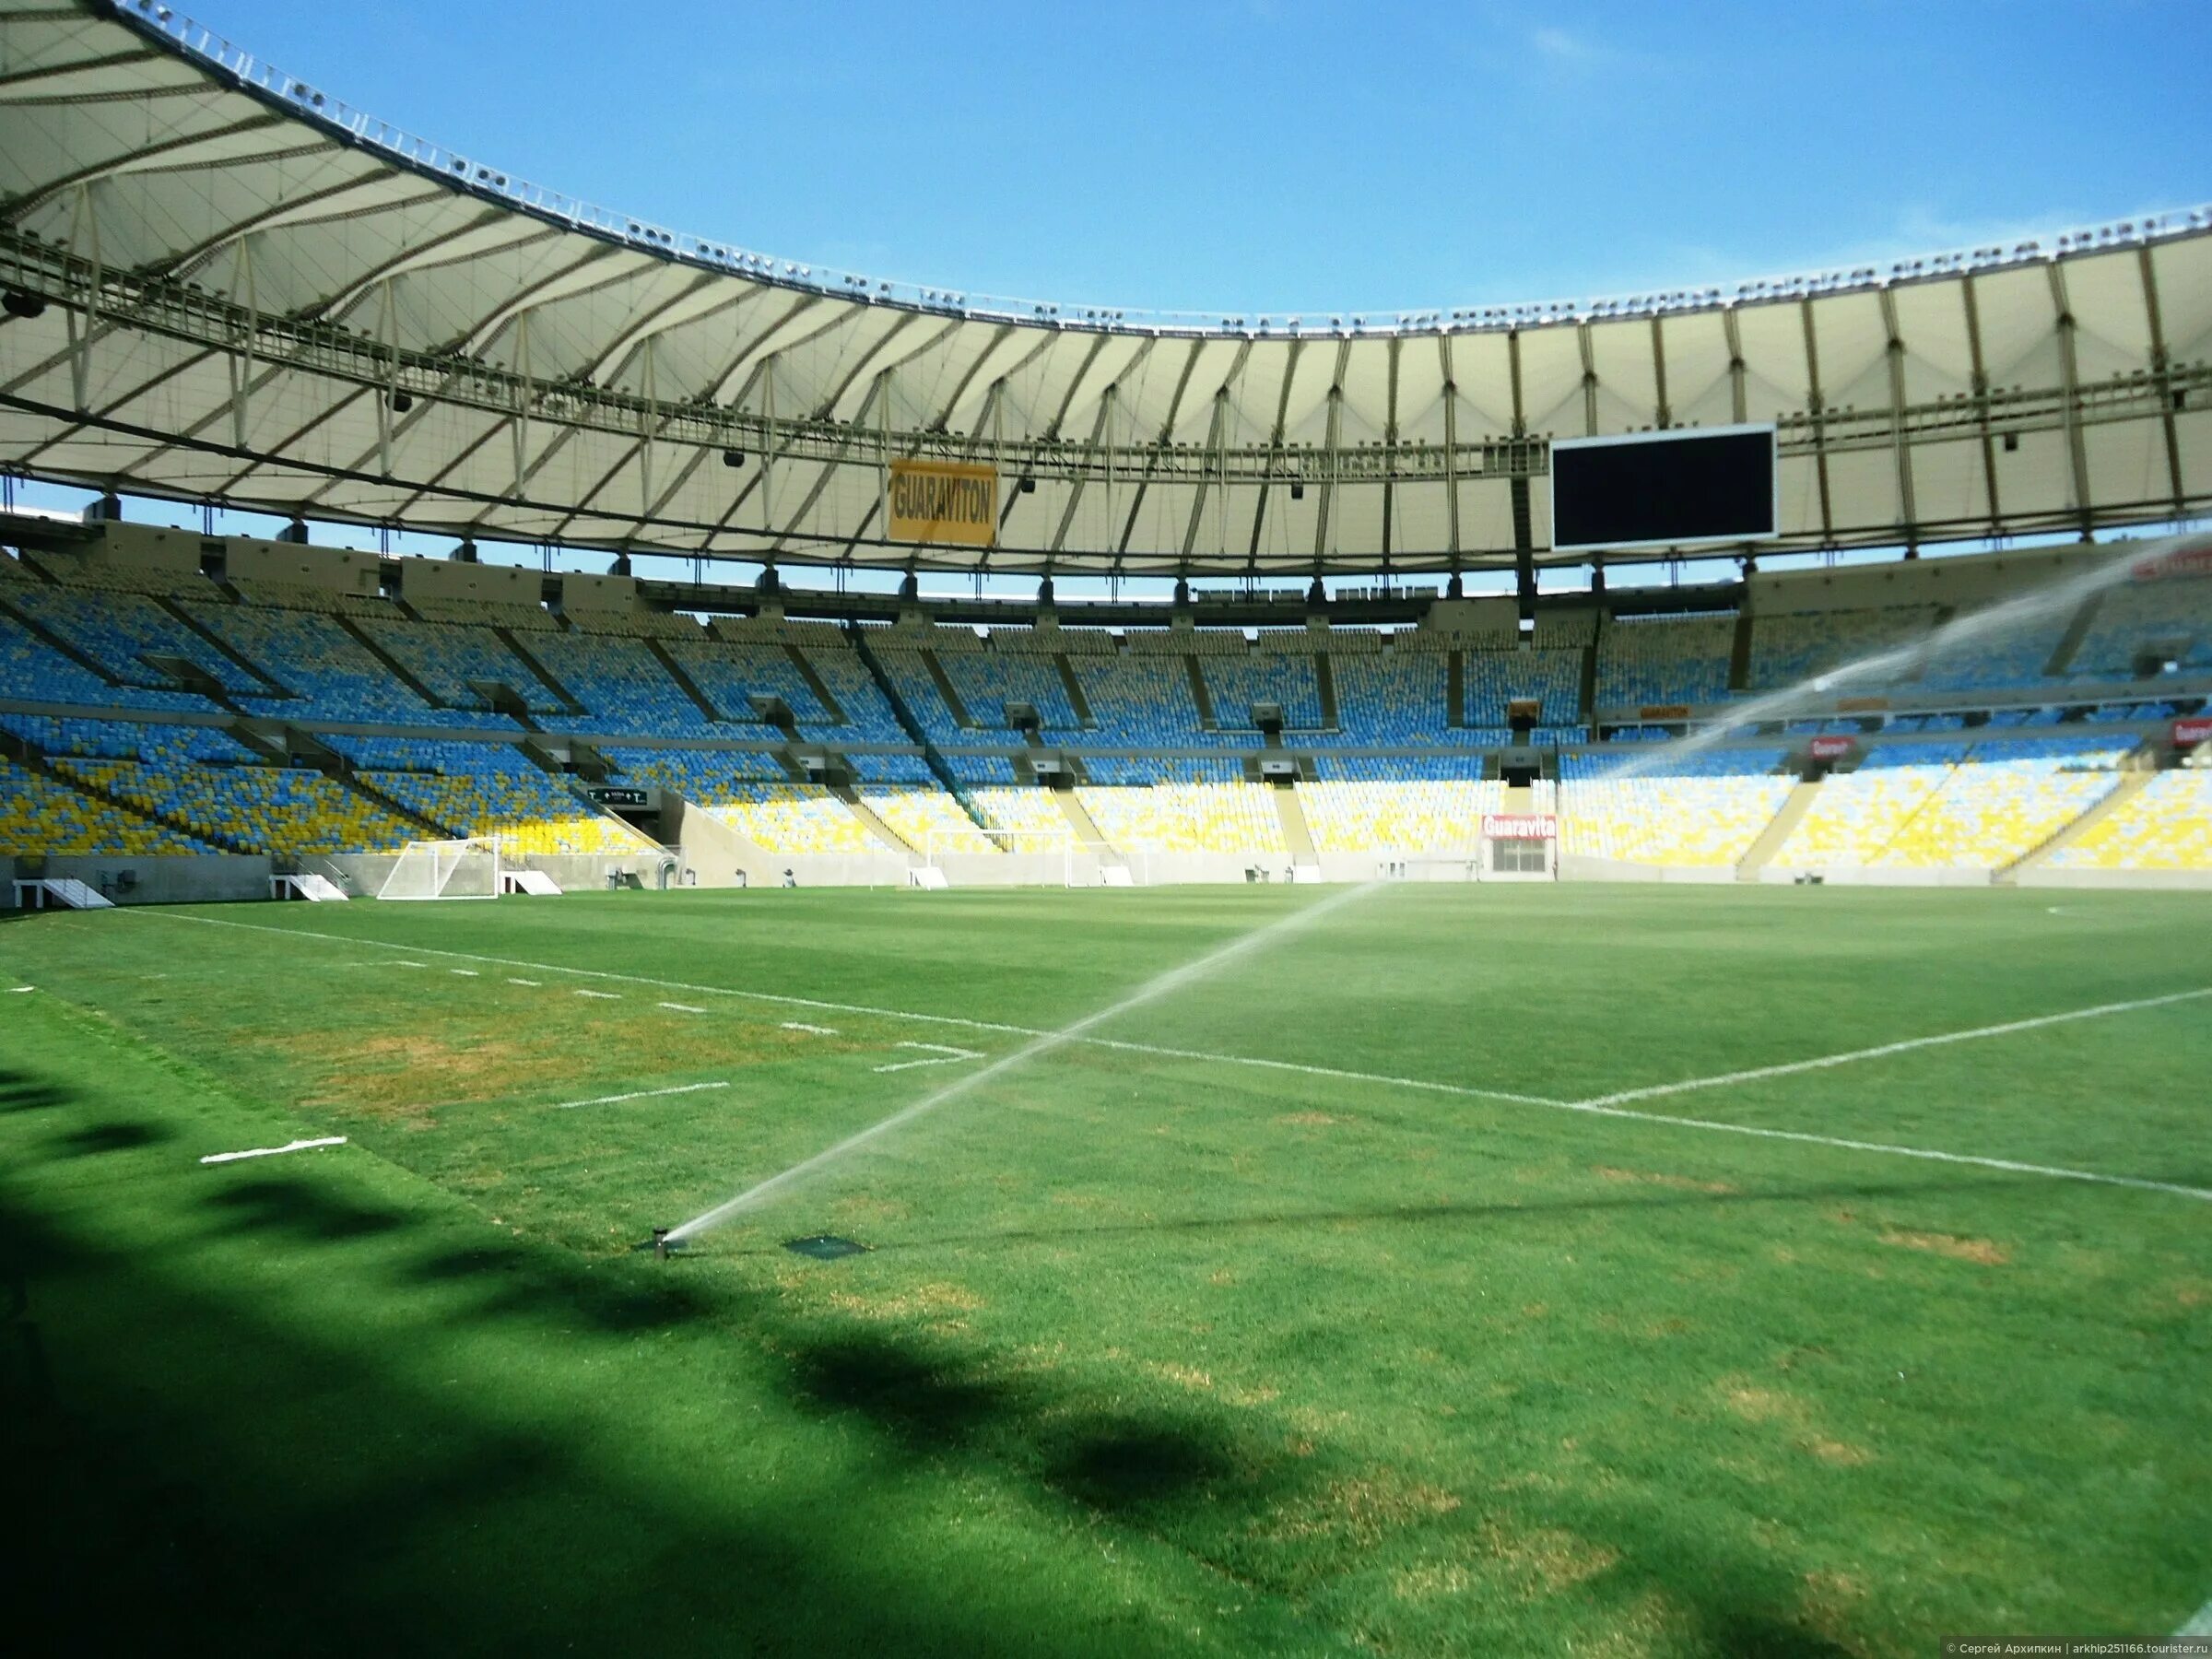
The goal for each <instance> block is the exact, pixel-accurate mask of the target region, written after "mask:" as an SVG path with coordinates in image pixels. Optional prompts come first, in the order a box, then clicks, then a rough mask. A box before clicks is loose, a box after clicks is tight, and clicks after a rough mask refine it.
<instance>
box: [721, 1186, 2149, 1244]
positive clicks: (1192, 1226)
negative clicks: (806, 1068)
mask: <svg viewBox="0 0 2212 1659" xmlns="http://www.w3.org/2000/svg"><path fill="white" fill-rule="evenodd" d="M2027 1179H2028V1178H2025V1177H2006V1176H1998V1175H1992V1176H1972V1177H1964V1178H1959V1179H1952V1180H1945V1181H1934V1182H1876V1181H1852V1182H1824V1183H1823V1184H1821V1185H1819V1186H1805V1187H1778V1188H1773V1189H1771V1190H1768V1191H1765V1192H1750V1193H1743V1192H1737V1193H1665V1194H1637V1195H1634V1196H1630V1195H1626V1194H1623V1195H1620V1196H1614V1197H1593V1198H1555V1199H1545V1200H1541V1201H1539V1202H1536V1203H1532V1204H1393V1205H1381V1206H1371V1207H1369V1208H1365V1209H1332V1210H1271V1211H1267V1212H1265V1213H1263V1214H1259V1215H1252V1216H1179V1217H1175V1218H1171V1219H1169V1220H1165V1221H1102V1222H1094V1223H1090V1224H1088V1225H1086V1224H1083V1223H1080V1222H1078V1223H1076V1224H1073V1225H1070V1226H1066V1227H1010V1228H1002V1229H999V1230H995V1231H992V1232H971V1233H928V1234H924V1235H922V1236H920V1237H917V1238H911V1239H894V1240H890V1241H881V1240H878V1241H872V1242H871V1243H870V1244H869V1246H868V1248H869V1249H870V1250H871V1251H874V1252H877V1253H882V1254H886V1255H890V1254H896V1253H901V1252H920V1251H929V1250H941V1249H945V1248H947V1247H952V1246H969V1245H977V1244H1057V1243H1064V1242H1065V1241H1067V1240H1069V1239H1089V1238H1117V1237H1147V1238H1150V1237H1171V1236H1172V1235H1174V1234H1177V1233H1192V1234H1204V1233H1234V1232H1270V1231H1295V1230H1300V1229H1309V1228H1317V1227H1334V1226H1339V1225H1341V1224H1343V1223H1345V1222H1347V1221H1349V1222H1359V1221H1371V1222H1374V1223H1376V1224H1378V1225H1382V1226H1432V1225H1439V1224H1446V1223H1490V1222H1508V1221H1514V1220H1531V1221H1535V1220H1542V1219H1544V1218H1547V1217H1553V1216H1576V1215H1606V1214H1610V1213H1618V1212H1639V1213H1642V1212H1658V1211H1664V1210H1677V1209H1708V1208H1722V1207H1728V1206H1743V1205H1766V1204H1775V1205H1788V1204H1818V1203H1828V1202H1832V1201H1835V1200H1839V1199H1855V1200H1866V1199H1874V1198H1901V1197H1914V1196H1921V1195H1924V1194H1931V1193H1969V1192H1980V1191H1987V1190H1991V1189H1995V1188H2002V1187H2019V1186H2021V1185H2022V1184H2023V1183H2024V1182H2025V1181H2026V1180H2027ZM2173 1179H2175V1180H2177V1181H2178V1180H2182V1179H2183V1177H2179V1176H2177V1177H2173ZM2042 1184H2043V1185H2044V1186H2046V1187H2047V1186H2048V1185H2049V1184H2050V1183H2049V1182H2043V1183H2042ZM780 1249H781V1246H777V1245H769V1244H763V1245H754V1246H751V1247H748V1248H746V1249H743V1250H737V1251H733V1252H731V1253H732V1254H733V1255H747V1256H766V1255H773V1254H775V1253H778V1251H779V1250H780Z"/></svg>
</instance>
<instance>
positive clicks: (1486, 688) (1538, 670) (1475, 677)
mask: <svg viewBox="0 0 2212 1659" xmlns="http://www.w3.org/2000/svg"><path fill="white" fill-rule="evenodd" d="M1461 661H1462V662H1463V663H1464V665H1465V687H1466V694H1465V699H1464V702H1465V710H1464V715H1465V720H1466V723H1467V724H1469V725H1471V726H1503V725H1504V724H1506V718H1507V705H1508V704H1509V703H1511V702H1512V701H1514V700H1516V699H1520V698H1528V697H1534V698H1537V699H1539V700H1541V701H1542V702H1543V704H1544V712H1543V720H1542V723H1541V724H1544V725H1546V726H1548V727H1553V728H1572V727H1573V725H1574V722H1575V720H1576V718H1577V716H1578V715H1579V713H1580V712H1581V709H1582V700H1583V653H1582V652H1581V650H1579V649H1576V648H1559V649H1542V648H1538V647H1535V646H1530V647H1528V648H1526V649H1522V648H1519V647H1515V648H1514V649H1512V650H1511V651H1470V652H1468V653H1465V656H1464V657H1463V658H1462V659H1461Z"/></svg>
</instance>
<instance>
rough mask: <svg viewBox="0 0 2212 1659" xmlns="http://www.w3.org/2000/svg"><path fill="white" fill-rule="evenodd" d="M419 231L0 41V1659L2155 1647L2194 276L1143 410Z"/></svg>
mask: <svg viewBox="0 0 2212 1659" xmlns="http://www.w3.org/2000/svg"><path fill="white" fill-rule="evenodd" d="M456 27H458V25H456ZM339 67H341V65H324V66H323V67H322V70H321V71H320V72H323V73H332V74H335V73H337V70H338V69H339ZM423 72H424V73H425V74H426V75H427V74H429V73H432V71H431V70H430V69H429V68H426V69H425V70H424V71H423ZM437 72H438V73H442V72H443V71H442V69H441V70H439V71H437ZM800 160H803V158H793V159H790V161H789V164H791V165H797V164H798V163H799V161H800ZM502 168H503V162H500V161H495V160H490V159H478V158H477V157H476V156H474V155H464V154H459V153H455V152H453V151H452V150H449V149H446V148H444V147H441V146H440V145H438V144H436V143H433V142H431V141H429V140H426V139H422V138H418V137H417V136H415V135H413V134H412V133H411V132H410V131H408V130H406V129H403V128H401V127H398V126H394V125H392V124H387V123H386V122H385V121H383V120H382V119H381V118H379V117H377V116H373V115H371V114H369V113H367V112H364V111H362V110H360V109H358V108H356V107H354V106H353V105H351V104H348V103H347V102H345V101H344V100H343V99H342V97H341V96H340V92H339V91H338V90H333V89H329V88H325V87H324V86H323V85H322V84H321V83H320V82H319V81H316V80H310V79H302V78H297V77H296V76H294V75H293V74H291V73H289V72H288V71H286V70H281V69H278V68H277V67H275V66H273V65H270V64H269V63H268V62H266V61H265V59H263V58H260V57H259V56H257V55H255V54H254V53H253V52H252V51H250V50H249V49H248V48H247V47H245V46H242V45H240V44H237V43H234V42H232V41H229V40H228V39H226V38H224V37H223V36H221V35H219V34H218V33H216V32H215V31H214V30H213V29H209V28H206V27H203V26H202V25H201V24H200V23H197V22H195V21H193V20H192V19H190V18H186V17H185V16H184V15H183V14H182V13H180V12H175V11H172V10H171V8H170V7H168V6H160V5H156V4H152V3H151V0H128V3H121V0H117V3H108V0H0V299H4V300H5V312H4V314H0V488H4V489H5V499H4V500H0V509H4V511H0V864H6V865H7V866H8V869H7V881H8V885H7V888H6V891H5V894H4V895H0V896H4V897H5V899H6V901H7V907H6V909H5V910H4V911H0V1270H4V1273H5V1292H6V1294H5V1296H4V1297H0V1309H4V1315H0V1317H4V1318H5V1323H6V1333H5V1335H6V1340H5V1342H0V1356H4V1357H5V1360H4V1363H0V1379H4V1381H5V1388H6V1395H5V1402H6V1410H5V1411H4V1412H0V1423H4V1424H5V1427H4V1428H0V1443H4V1444H5V1446H6V1458H7V1463H8V1466H9V1470H10V1476H11V1480H10V1488H11V1490H12V1491H13V1492H14V1493H15V1497H14V1498H13V1499H11V1500H9V1507H10V1508H11V1510H13V1511H14V1514H13V1516H12V1517H11V1519H12V1522H13V1526H12V1527H11V1530H14V1531H16V1533H17V1535H18V1545H17V1546H16V1547H14V1549H13V1552H12V1553H13V1556H14V1559H15V1568H16V1573H15V1583H16V1586H17V1587H16V1589H15V1591H14V1592H13V1593H12V1594H11V1595H10V1597H9V1600H10V1603H11V1613H12V1615H13V1618H11V1621H10V1622H11V1625H12V1626H13V1627H14V1629H15V1631H16V1633H17V1635H18V1639H19V1640H20V1641H21V1642H22V1646H21V1648H20V1649H19V1651H22V1652H24V1653H34V1652H39V1653H42V1652H54V1651H65V1650H82V1649H89V1650H91V1651H110V1650H111V1649H119V1648H120V1647H121V1646H122V1644H123V1643H124V1642H125V1641H128V1642H130V1643H132V1644H133V1645H136V1644H138V1643H140V1642H169V1643H175V1644H179V1645H182V1647H184V1648H185V1649H186V1650H188V1651H226V1652H235V1653H314V1652H346V1653H351V1652H377V1653H388V1652H392V1651H394V1649H395V1648H404V1647H407V1646H411V1647H413V1648H415V1649H416V1650H418V1651H431V1652H468V1653H510V1652H514V1653H521V1652H531V1653H540V1652H546V1651H552V1650H560V1651H582V1652H591V1653H790V1654H823V1653H897V1654H909V1653H912V1654H922V1653H944V1654H954V1653H959V1654H971V1653H1098V1654H1114V1655H1126V1654H1133V1653H1223V1654H1230V1653H1235V1654H1250V1653H1268V1654H1275V1653H1315V1654H1320V1653H1367V1654H1380V1655H1399V1654H1403V1655H1425V1654H1442V1653H1502V1654H1520V1653H1529V1654H1554V1653H1557V1654H1567V1653H1588V1654H1608V1655H1630V1654H1653V1655H1676V1654H1726V1655H1736V1654H1755V1653H1757V1654H1783V1653H1814V1654H1832V1655H1842V1654H1853V1655H1906V1654H1920V1653H1936V1652H1939V1651H1962V1652H1963V1651H1993V1652H1994V1651H2019V1652H2025V1651H2048V1652H2057V1651H2153V1650H2152V1649H2149V1648H2135V1649H2128V1650H2119V1649H2104V1650H2088V1649H2073V1650H2066V1649H2061V1648H2057V1647H2046V1648H2026V1647H2021V1648H2010V1649H2000V1648H1987V1649H1979V1650H1977V1649H1970V1648H1964V1647H1961V1648H1957V1649H1949V1648H1946V1647H1945V1645H1944V1644H1946V1643H1947V1642H1953V1641H1993V1640H1999V1639H2004V1640H2014V1641H2028V1640H2031V1639H2042V1640H2058V1639H2068V1640H2076V1641H2086V1640H2090V1639H2106V1640H2116V1639H2123V1638H2124V1639H2133V1640H2139V1641H2157V1642H2171V1646H2170V1647H2165V1648H2160V1649H2159V1650H2157V1651H2172V1652H2206V1651H2212V1649H2208V1648H2207V1647H2206V1645H2204V1643H2206V1642H2207V1641H2212V1606H2208V1605H2207V1598H2208V1597H2212V1544H2208V1542H2207V1540H2208V1539H2212V1387H2207V1385H2206V1379H2207V1377H2208V1376H2212V1080H2208V1079H2212V534H2208V533H2206V531H2205V530H2204V529H2203V528H2202V526H2203V524H2204V522H2205V518H2206V512H2207V508H2208V507H2212V207H2195V208H2192V207H2189V206H2182V207H2180V208H2176V209H2171V210H2161V211H2159V212H2155V213H2151V214H2147V215H2146V214H2140V213H2138V214H2137V215H2136V217H2134V218H2127V219H2114V220H2112V221H2111V222H2106V223H2098V224H2093V225H2090V226H2088V228H2084V229H2056V230H2049V231H2044V232H2039V233H2036V234H2033V235H2027V234H2021V235H2008V236H2006V237H2005V238H2003V239H2002V240H2001V241H1999V240H1985V241H1983V244H1982V245H1978V246H1971V247H1965V248H1959V249H1956V250H1952V251H1947V252H1942V253H1925V254H1921V255H1916V256H1913V257H1910V258H1903V259H1884V260H1881V261H1879V262H1878V263H1860V264H1849V265H1836V266H1834V267H1831V268H1827V269H1820V270H1814V271H1809V272H1805V273H1802V274H1797V275H1793V276H1787V277H1764V278H1757V279H1747V280H1744V281H1741V282H1731V283H1724V284H1717V285H1716V284H1705V285H1700V286H1692V287H1687V288H1653V289H1651V290H1649V291H1642V292H1637V293H1632V294H1629V295H1625V296H1622V297H1618V298H1610V299H1602V300H1551V301H1545V302H1541V303H1528V304H1484V305H1476V306H1472V307H1463V308H1460V309H1451V308H1445V309H1434V310H1425V311H1392V312H1374V311H1370V312H1352V311H1316V310H1311V309H1309V310H1305V311H1302V312H1296V313H1291V312H1270V313H1268V314H1260V313H1258V312H1236V311H1224V312H1198V313H1193V312H1169V311H1161V312H1145V311H1138V310H1135V309H1114V308H1106V307H1094V306H1078V305H1070V304H1054V303H1051V302H1040V301H1035V300H1001V299H995V298H992V297H989V296H984V295H981V294H976V293H971V292H968V291H965V290H955V289H948V288H938V287H923V286H918V285H914V284H910V283H905V282H900V281H891V280H885V279H880V278H877V277H870V276H864V275H861V274H859V273H858V272H852V271H845V270H841V269H836V268H832V267H830V266H828V265H820V264H806V263H803V262H801V261H799V260H795V259H784V258H782V257H778V258H770V257H769V256H767V255H765V254H762V253H753V252H750V251H747V249H745V248H743V247H741V246H739V245H738V244H736V243H734V242H725V241H710V240H702V239H701V238H700V237H698V236H694V235H691V234H689V233H687V232H682V231H678V230H676V229H666V228H664V227H662V226H661V225H659V224H657V223H654V222H653V221H651V220H648V219H645V218H636V217H631V216H629V215H625V214H623V213H621V212H618V211H612V210H607V209H604V208H600V207H597V206H593V205H592V204H591V203H589V202H586V201H583V200H581V199H578V198H574V197H571V196H568V195H564V194H559V193H558V192H556V191H554V190H551V189H548V188H545V187H541V186H539V185H536V184H533V183H530V182H526V181H525V180H524V179H523V178H522V177H521V176H519V175H517V174H513V173H510V172H508V171H502ZM1276 252H1277V253H1279V250H1277V251H1276ZM1274 256H1275V253H1271V252H1270V251H1269V250H1267V249H1262V248H1255V249H1253V250H1251V252H1250V263H1251V264H1252V265H1254V266H1258V265H1263V264H1264V263H1265V262H1267V261H1268V260H1269V259H1270V258H1272V257H1274ZM2192 1642H2195V1643H2196V1644H2197V1645H2194V1646H2193V1645H2191V1644H2192ZM218 1644H219V1650H218Z"/></svg>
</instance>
